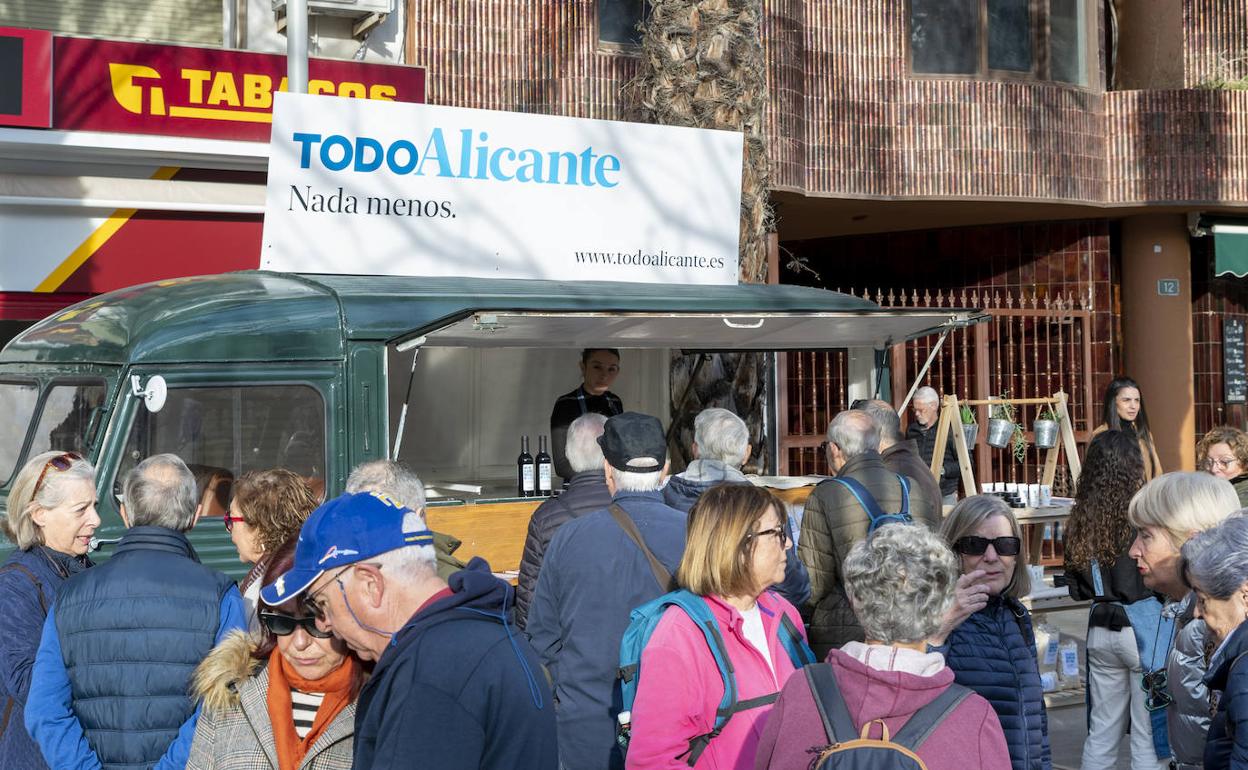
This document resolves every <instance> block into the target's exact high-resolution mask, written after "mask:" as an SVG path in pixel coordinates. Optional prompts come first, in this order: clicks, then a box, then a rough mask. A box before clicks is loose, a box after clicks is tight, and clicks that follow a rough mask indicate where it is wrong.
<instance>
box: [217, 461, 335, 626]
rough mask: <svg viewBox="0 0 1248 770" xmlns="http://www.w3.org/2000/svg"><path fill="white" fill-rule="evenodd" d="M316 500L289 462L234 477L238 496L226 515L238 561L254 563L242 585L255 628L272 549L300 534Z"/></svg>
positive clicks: (227, 526) (244, 602)
mask: <svg viewBox="0 0 1248 770" xmlns="http://www.w3.org/2000/svg"><path fill="white" fill-rule="evenodd" d="M316 506H317V500H316V496H315V495H314V494H313V493H312V489H311V488H310V487H309V486H308V484H307V482H306V481H305V480H304V478H303V477H302V476H300V475H299V474H297V473H294V472H293V471H288V470H286V469H285V468H274V469H272V470H267V471H251V472H249V473H244V474H243V475H242V477H241V478H239V480H238V481H237V482H235V483H234V499H233V500H231V501H230V510H229V512H228V513H226V515H225V516H224V517H223V518H224V520H225V528H226V529H227V530H229V532H230V539H231V540H233V541H234V547H235V548H237V549H238V559H239V561H241V562H244V563H246V564H250V565H252V567H251V570H250V571H248V573H247V576H246V577H245V578H243V582H242V583H240V584H239V586H238V588H239V590H240V591H242V593H243V605H244V608H245V609H246V612H247V622H248V626H249V628H250V629H251V630H252V631H253V632H254V631H258V630H259V628H260V618H259V616H258V615H257V614H256V602H257V601H259V598H260V585H261V582H262V581H261V580H260V576H261V575H263V574H264V571H265V569H266V568H267V567H268V563H269V558H270V555H271V554H272V553H273V552H274V551H276V550H277V548H278V547H279V546H281V544H282V543H285V542H286V541H287V540H290V539H291V538H294V537H296V536H297V535H298V534H299V528H300V527H302V526H303V522H304V521H305V520H306V519H307V518H308V516H309V515H311V513H312V511H313V510H315V508H316Z"/></svg>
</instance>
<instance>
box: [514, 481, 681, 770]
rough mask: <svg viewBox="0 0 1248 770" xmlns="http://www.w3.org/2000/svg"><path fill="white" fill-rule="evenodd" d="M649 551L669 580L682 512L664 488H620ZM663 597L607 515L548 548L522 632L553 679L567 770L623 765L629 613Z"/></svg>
mask: <svg viewBox="0 0 1248 770" xmlns="http://www.w3.org/2000/svg"><path fill="white" fill-rule="evenodd" d="M615 502H616V503H618V504H619V506H620V507H621V508H623V509H624V511H625V512H626V513H628V515H629V516H631V517H632V519H633V522H634V523H636V525H637V529H638V530H639V531H640V532H641V536H642V538H643V539H644V540H645V542H646V545H647V546H649V548H650V550H651V551H653V552H654V555H655V556H656V557H658V559H659V561H661V562H662V563H663V565H664V566H665V567H667V568H668V570H670V571H671V572H672V573H673V574H675V572H676V567H677V566H678V565H679V564H680V557H681V556H682V555H683V554H684V551H685V514H683V513H681V512H680V511H677V510H675V509H674V508H671V507H669V506H667V505H664V504H663V494H662V493H661V492H620V493H619V494H617V495H616V496H615ZM664 592H665V589H664V588H662V587H660V586H659V584H658V582H657V581H656V580H655V579H654V573H653V572H651V570H650V564H649V562H647V561H646V557H645V556H644V555H643V554H642V552H641V549H640V548H638V547H637V545H636V544H635V543H634V542H633V541H632V540H631V539H629V537H628V535H626V534H625V533H624V530H622V529H620V525H619V524H616V523H615V520H614V519H612V518H611V514H610V512H609V511H607V510H601V511H595V512H593V513H588V514H585V515H584V516H582V517H580V518H579V519H574V520H572V521H570V522H568V523H567V524H564V525H563V526H562V527H560V528H559V531H558V532H556V533H555V537H554V539H553V540H551V541H550V547H549V548H547V549H546V559H545V561H544V562H543V563H542V572H541V575H539V576H538V579H537V590H536V591H535V592H534V594H533V606H532V607H531V608H530V609H529V624H528V627H527V629H526V631H527V632H528V634H529V638H530V639H532V641H533V646H534V648H536V649H537V652H538V654H539V655H541V656H542V662H543V663H545V664H546V667H547V669H548V670H549V671H550V675H551V677H552V679H553V680H554V683H555V697H556V699H557V701H558V715H559V756H560V759H561V760H562V762H563V766H564V767H565V768H566V769H567V770H602V768H607V767H619V766H621V765H622V762H621V760H620V757H619V756H618V752H616V751H615V715H616V713H617V710H618V709H617V707H615V706H614V705H613V700H614V698H613V690H614V685H615V675H616V671H617V669H618V668H619V665H620V639H621V638H622V637H623V636H624V629H625V628H627V627H628V621H629V613H630V612H632V610H633V608H634V607H637V606H638V605H641V604H644V603H646V602H648V601H650V600H651V599H654V598H656V597H658V596H660V595H662V594H663V593H664Z"/></svg>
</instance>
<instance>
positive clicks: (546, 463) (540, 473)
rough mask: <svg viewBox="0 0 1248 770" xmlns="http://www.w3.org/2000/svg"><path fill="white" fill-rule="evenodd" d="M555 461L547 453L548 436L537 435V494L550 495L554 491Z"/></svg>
mask: <svg viewBox="0 0 1248 770" xmlns="http://www.w3.org/2000/svg"><path fill="white" fill-rule="evenodd" d="M554 475H555V461H554V460H552V459H550V455H549V454H547V453H546V437H545V436H538V437H537V494H539V495H541V496H542V497H550V496H551V494H553V493H554V486H553V481H554Z"/></svg>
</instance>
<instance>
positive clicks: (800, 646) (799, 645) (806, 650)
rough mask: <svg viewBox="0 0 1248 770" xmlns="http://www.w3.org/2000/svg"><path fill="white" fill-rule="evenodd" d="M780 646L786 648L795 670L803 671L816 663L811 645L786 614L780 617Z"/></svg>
mask: <svg viewBox="0 0 1248 770" xmlns="http://www.w3.org/2000/svg"><path fill="white" fill-rule="evenodd" d="M780 644H781V645H783V646H784V651H785V652H787V653H788V654H789V660H790V661H792V662H793V668H796V669H801V668H803V667H805V666H809V665H810V664H811V663H814V662H815V653H814V651H813V650H811V649H810V645H809V644H807V643H806V639H805V638H804V637H803V636H802V632H801V631H800V630H798V628H797V626H796V625H795V624H794V623H793V621H792V620H791V619H790V618H789V616H788V615H787V614H784V613H781V615H780Z"/></svg>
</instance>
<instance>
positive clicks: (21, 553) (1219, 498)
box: [0, 351, 1248, 770]
mask: <svg viewBox="0 0 1248 770" xmlns="http://www.w3.org/2000/svg"><path fill="white" fill-rule="evenodd" d="M589 353H591V355H590V356H589V357H588V358H585V359H584V360H583V361H582V366H583V367H584V374H585V376H586V382H589V377H590V374H591V373H592V372H593V371H596V369H603V370H604V371H606V370H607V369H608V368H609V366H608V365H610V364H612V363H613V362H612V361H611V360H608V359H609V358H610V357H609V356H607V357H604V356H598V358H603V359H604V360H602V361H599V360H598V359H597V358H595V357H594V355H592V354H593V353H594V351H589ZM616 360H617V361H618V357H617V359H616ZM608 374H609V372H608ZM603 377H604V380H603V381H604V382H606V383H607V384H609V378H608V377H606V375H603ZM600 384H601V383H600ZM601 390H602V391H603V392H609V391H606V386H605V385H602V388H601ZM586 392H588V393H589V395H591V396H596V397H602V393H595V392H593V391H589V390H587V391H586ZM575 395H576V393H573V394H570V397H569V398H568V399H565V400H568V401H569V402H571V401H572V400H574V397H575ZM933 395H934V393H931V394H929V393H925V392H922V391H920V396H921V398H920V400H919V401H917V402H916V407H915V412H916V420H915V421H914V422H913V423H912V427H911V435H913V438H907V434H906V433H903V431H902V428H901V419H900V416H899V415H898V414H897V412H896V411H894V410H893V408H892V406H891V405H889V404H888V403H887V402H883V401H868V402H865V403H863V404H861V405H860V406H861V408H857V409H848V410H845V411H843V412H841V413H839V414H837V415H836V416H835V417H834V418H833V419H832V420H831V423H830V425H829V426H828V431H827V442H826V444H825V446H824V451H825V452H826V456H827V460H828V464H829V467H830V468H831V470H832V473H833V474H834V475H833V476H832V477H830V478H829V479H827V480H825V481H823V482H822V483H820V484H819V485H818V486H816V487H815V489H814V490H813V492H812V493H811V495H810V497H809V499H808V500H807V501H806V504H805V510H804V513H803V514H802V515H801V516H800V526H799V527H796V528H795V527H794V526H793V525H792V521H793V518H792V517H791V516H790V512H789V510H788V508H787V507H786V504H785V503H783V502H782V501H781V500H780V499H779V498H777V497H776V496H774V495H773V494H772V493H771V492H769V491H768V490H766V489H764V488H761V487H756V486H754V485H753V484H751V483H750V481H749V479H748V478H747V477H746V476H745V474H744V472H743V470H742V468H743V466H744V465H745V463H746V462H747V461H748V459H749V456H750V432H749V430H748V428H747V427H746V425H745V423H744V422H743V421H742V420H741V419H740V418H739V417H738V416H736V415H735V414H733V413H732V412H730V411H728V410H725V409H718V408H712V409H707V410H704V411H703V412H702V413H701V414H699V415H698V416H697V418H696V419H695V420H694V424H693V429H694V430H693V446H692V452H691V456H692V457H693V458H694V459H693V461H692V462H691V463H690V464H689V465H688V467H687V468H685V469H684V471H683V472H681V473H680V474H677V475H674V476H671V477H669V476H668V471H669V463H668V456H667V435H666V433H665V431H664V429H663V426H662V425H661V423H660V422H659V420H658V419H656V418H654V417H652V416H648V415H644V414H640V413H636V412H628V411H622V409H621V408H620V405H619V404H618V403H616V402H611V403H608V404H606V406H607V407H608V411H610V412H611V414H610V415H606V414H601V413H599V412H600V411H602V410H599V411H594V410H587V409H582V410H580V411H581V413H580V414H579V415H576V414H569V415H567V416H568V417H569V418H570V419H569V420H568V424H567V427H566V432H565V433H564V434H563V435H562V436H561V437H560V438H561V441H560V454H561V462H563V463H565V464H566V472H567V476H566V479H567V482H568V483H567V486H566V488H565V490H564V492H563V493H562V494H561V495H559V496H557V497H553V498H551V499H549V500H547V501H545V502H543V503H542V505H541V506H539V507H538V508H537V510H536V511H535V512H534V514H533V516H532V519H531V521H530V523H529V529H528V537H527V540H526V543H525V546H524V553H523V559H522V562H521V569H520V573H519V580H518V585H517V586H516V587H515V588H514V589H513V587H512V586H511V585H510V584H509V583H507V582H506V581H504V580H501V579H499V578H498V577H497V576H495V575H493V574H492V573H491V571H490V568H489V566H488V565H487V564H485V563H484V562H483V561H482V560H481V559H475V558H474V559H472V560H471V561H470V562H468V563H467V564H466V565H464V564H463V563H462V562H457V561H455V560H453V557H450V556H449V554H450V551H451V550H453V547H448V546H447V543H448V542H450V540H449V538H448V536H446V535H443V534H440V533H434V532H432V531H430V530H429V528H428V526H427V523H426V521H425V517H424V510H425V496H424V489H423V486H422V484H421V482H420V480H419V479H418V478H417V477H416V476H415V474H413V473H412V472H411V471H410V470H408V469H406V468H404V467H403V466H401V465H399V464H398V463H395V462H391V461H384V460H383V461H374V462H369V463H365V464H363V465H361V466H359V467H358V468H356V469H355V470H354V471H353V472H352V473H351V474H350V477H349V478H348V480H347V484H346V492H345V493H344V494H342V495H340V496H338V497H336V498H333V499H330V500H327V501H324V502H321V501H320V500H319V497H320V495H318V493H317V491H316V490H315V489H314V488H313V487H311V486H310V485H309V483H308V480H307V479H305V478H304V477H302V476H300V475H298V474H296V473H293V472H291V471H288V470H283V469H273V470H267V471H262V472H254V473H248V474H245V475H244V476H242V477H241V478H239V479H238V480H237V481H236V482H235V483H234V484H233V485H232V493H231V497H230V498H229V500H228V511H227V512H225V513H224V515H223V517H222V518H223V520H224V523H225V526H226V528H227V529H229V531H230V537H231V539H232V541H233V543H234V545H235V547H236V548H237V551H238V555H239V559H240V560H241V561H242V562H244V563H245V564H247V565H248V572H247V574H246V576H245V577H244V578H243V579H242V580H241V581H239V582H238V583H236V582H235V581H234V580H232V579H230V578H228V577H226V576H225V575H223V574H222V573H220V572H217V571H215V570H213V569H210V568H209V567H207V566H205V565H203V564H201V563H200V561H199V559H198V556H197V555H196V553H195V550H194V548H193V547H192V546H191V543H190V541H189V539H188V538H187V532H189V531H190V530H191V528H192V527H194V526H195V524H196V522H197V520H198V519H199V517H200V515H201V513H202V509H203V504H204V500H205V499H206V497H205V492H204V490H202V489H200V487H201V486H203V485H202V483H201V484H199V485H197V483H196V478H195V474H194V473H193V472H192V470H191V469H190V468H188V467H187V466H186V464H185V463H183V461H182V460H181V459H179V458H178V457H176V456H174V455H168V454H164V455H155V456H153V457H149V458H146V459H144V460H142V461H141V462H139V463H138V464H137V465H136V466H135V467H134V468H133V469H132V470H131V471H130V472H129V474H128V475H127V476H126V477H125V480H124V484H123V489H122V494H121V495H120V496H119V500H120V501H121V515H122V518H123V521H124V523H125V525H126V527H127V529H126V532H125V534H124V536H123V537H122V538H121V540H120V542H119V543H118V544H117V546H116V549H115V551H114V553H113V554H112V556H111V557H110V558H109V559H108V560H107V561H104V562H103V563H101V564H99V565H95V564H93V563H92V561H91V560H90V558H89V556H88V554H89V553H90V550H91V540H92V537H93V536H94V534H95V530H96V528H97V527H99V525H100V518H99V515H98V514H97V513H96V510H95V504H96V479H95V472H94V469H93V468H92V466H91V464H90V463H89V462H88V461H87V460H85V459H84V458H82V457H79V456H78V455H75V454H72V453H62V452H47V453H43V454H40V455H38V456H36V457H33V458H31V459H30V461H29V462H27V463H26V465H25V466H24V467H23V468H22V469H21V470H20V471H19V472H18V474H17V476H16V477H15V480H14V482H13V484H12V486H11V491H10V495H9V499H8V514H7V516H6V517H5V518H4V520H3V531H4V534H5V535H6V536H7V537H8V538H9V539H10V540H11V541H12V542H13V544H14V545H15V546H16V550H14V552H13V554H12V555H11V556H10V558H9V559H8V560H7V561H6V562H5V563H4V564H3V565H2V566H0V675H2V677H3V679H2V681H3V686H4V696H5V699H6V703H5V705H4V707H3V716H2V717H0V720H2V721H0V767H5V768H9V767H12V768H31V769H32V770H39V769H40V768H58V769H59V768H118V769H120V768H158V769H160V770H166V769H172V768H193V769H194V770H210V769H216V770H224V769H230V770H243V769H244V768H262V769H270V770H298V769H300V768H306V769H307V770H333V769H334V768H353V767H354V768H360V770H369V769H371V768H398V767H408V766H412V765H413V763H414V762H415V759H414V758H416V757H420V764H429V765H431V766H436V767H440V768H516V769H517V770H520V769H521V768H524V769H532V768H552V770H553V769H554V768H560V769H561V770H564V769H566V770H582V769H583V770H608V769H611V770H614V769H615V768H680V767H698V768H749V767H753V768H757V769H758V770H763V769H774V770H806V769H807V768H818V767H834V766H841V765H839V764H837V763H838V762H839V761H841V760H844V759H846V757H848V756H849V754H852V753H853V752H875V754H873V755H872V756H873V757H876V758H877V759H878V758H879V757H881V756H886V755H887V756H893V757H896V758H901V757H909V758H911V759H917V761H919V762H921V763H922V764H923V766H925V767H927V768H931V769H932V770H937V769H939V768H949V769H950V770H952V769H954V768H957V769H958V770H965V768H988V769H992V770H996V769H997V768H1001V769H1002V770H1004V769H1005V768H1009V770H1050V768H1051V767H1052V759H1051V748H1050V740H1049V725H1048V719H1047V714H1046V711H1045V706H1044V689H1045V688H1044V685H1043V683H1042V682H1043V680H1042V676H1041V666H1040V661H1039V658H1038V656H1037V642H1036V631H1035V628H1034V626H1033V623H1032V618H1031V614H1030V612H1029V610H1028V609H1027V607H1026V605H1025V604H1024V603H1023V601H1022V600H1023V599H1024V598H1025V597H1026V596H1027V595H1028V594H1029V593H1030V591H1031V583H1032V579H1033V577H1032V572H1031V570H1029V568H1028V567H1029V565H1028V564H1027V553H1026V552H1025V550H1024V548H1023V542H1024V538H1023V533H1022V531H1021V527H1020V524H1019V521H1018V520H1017V519H1016V518H1015V516H1014V512H1013V511H1012V509H1011V508H1010V507H1009V506H1008V504H1007V503H1006V502H1005V501H1004V499H1003V498H1001V497H999V496H994V495H986V494H985V495H971V496H968V497H964V498H963V499H961V500H956V501H951V500H950V496H951V495H953V496H956V477H955V479H954V484H955V487H953V488H948V489H947V487H946V485H945V484H944V483H943V482H944V479H943V478H941V477H943V476H945V475H951V474H956V473H957V468H956V464H955V465H954V466H953V467H952V469H950V470H949V471H948V472H947V474H946V473H940V474H937V475H933V474H932V473H931V472H929V471H928V470H927V468H928V467H929V463H931V455H932V453H933V451H934V442H928V441H927V435H928V432H929V431H930V429H931V426H932V425H934V424H935V418H934V412H933V411H932V409H933V399H932V396H933ZM1103 406H1104V410H1105V413H1104V420H1103V424H1102V425H1101V426H1099V427H1098V428H1097V430H1096V431H1095V432H1094V436H1093V439H1092V441H1091V443H1090V445H1089V446H1088V448H1087V452H1086V457H1085V460H1084V465H1083V473H1082V476H1081V477H1080V478H1079V480H1078V484H1077V486H1076V490H1075V502H1074V507H1073V508H1072V512H1071V515H1070V518H1069V525H1068V528H1067V530H1066V538H1065V543H1064V546H1065V547H1064V559H1065V564H1064V570H1065V576H1066V580H1067V584H1068V585H1069V590H1070V593H1071V595H1072V596H1073V597H1075V598H1077V599H1084V600H1088V601H1090V603H1091V609H1090V612H1089V616H1088V635H1087V677H1088V687H1087V709H1088V735H1087V740H1086V743H1085V746H1084V751H1083V760H1082V767H1083V768H1084V770H1097V769H1101V768H1112V767H1116V766H1118V764H1117V757H1118V752H1119V747H1120V744H1121V743H1122V741H1123V738H1124V736H1127V735H1129V736H1130V738H1129V750H1130V755H1131V767H1132V768H1133V770H1142V769H1144V768H1196V767H1204V768H1207V770H1221V769H1222V768H1248V663H1244V662H1242V661H1241V658H1243V657H1245V656H1248V630H1246V627H1245V626H1246V624H1245V623H1244V620H1245V618H1248V559H1245V558H1244V556H1245V554H1248V517H1246V516H1240V515H1238V514H1237V511H1238V510H1239V508H1240V507H1241V505H1242V502H1241V497H1240V496H1241V495H1242V494H1244V490H1245V489H1248V436H1245V435H1244V434H1243V433H1242V432H1240V431H1238V430H1236V429H1233V428H1218V429H1216V430H1214V431H1211V432H1210V433H1209V434H1208V435H1207V436H1206V437H1205V438H1204V439H1203V440H1202V441H1201V443H1200V445H1199V447H1198V455H1199V460H1200V463H1201V469H1202V470H1201V471H1200V472H1171V473H1164V472H1163V470H1162V467H1161V463H1160V461H1159V460H1158V458H1157V453H1156V449H1155V444H1154V442H1153V437H1152V435H1151V432H1150V431H1149V428H1148V422H1147V414H1146V411H1145V409H1144V404H1143V400H1142V398H1141V394H1140V391H1139V386H1138V385H1136V384H1135V383H1134V382H1132V381H1131V380H1129V379H1126V378H1121V379H1118V380H1115V381H1114V383H1112V384H1111V386H1110V388H1109V390H1108V391H1107V393H1106V396H1105V400H1104V405H1103ZM570 408H571V407H569V409H570ZM920 413H922V414H920ZM924 417H925V418H926V419H924ZM916 425H917V427H915V426H916ZM943 462H944V461H943V459H942V461H941V463H938V466H939V465H941V464H943ZM881 752H882V753H881ZM863 756H864V757H865V754H864V755H863ZM853 761H854V760H852V759H850V760H848V762H850V763H851V764H846V765H844V766H858V765H855V764H852V763H853ZM863 761H866V760H865V759H864V760H863ZM871 761H876V760H875V759H872V760H871ZM864 766H865V765H864ZM871 766H873V767H874V766H876V765H871ZM879 766H880V767H891V766H893V765H879ZM897 766H902V765H897Z"/></svg>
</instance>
